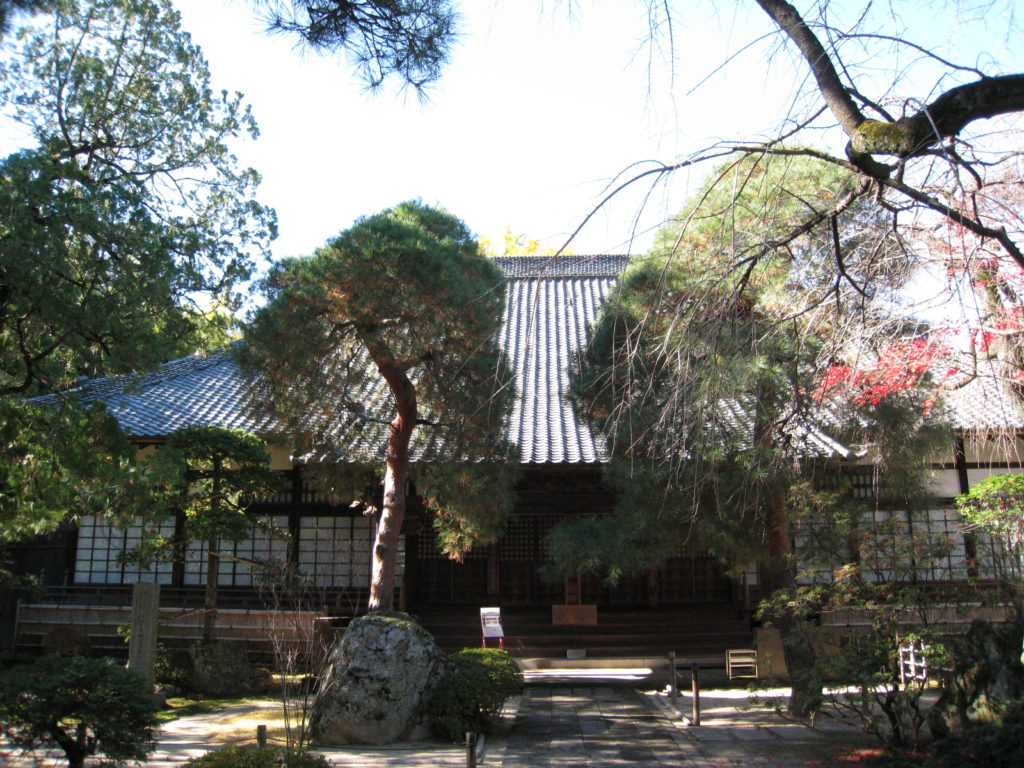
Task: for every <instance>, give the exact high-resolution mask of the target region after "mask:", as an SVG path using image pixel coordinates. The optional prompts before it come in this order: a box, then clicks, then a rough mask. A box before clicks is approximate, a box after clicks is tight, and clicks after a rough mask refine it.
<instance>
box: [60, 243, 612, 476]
mask: <svg viewBox="0 0 1024 768" xmlns="http://www.w3.org/2000/svg"><path fill="white" fill-rule="evenodd" d="M496 261H497V263H498V264H499V265H500V266H501V268H502V269H503V270H505V273H506V275H508V277H509V280H508V284H507V290H508V297H507V298H508V300H507V302H506V310H505V318H504V322H503V325H502V330H501V334H500V343H501V345H502V347H503V348H504V349H505V350H506V352H507V354H508V357H509V360H510V363H511V365H512V367H513V370H514V371H515V374H516V384H517V390H518V394H519V396H518V398H517V401H516V404H515V408H514V411H513V413H512V417H511V419H510V423H509V435H508V436H509V438H510V439H511V440H512V442H513V443H515V444H517V445H518V446H519V447H520V451H521V457H522V461H523V462H525V463H536V464H543V463H590V462H595V461H600V460H601V459H602V457H603V456H604V448H603V445H602V444H601V443H600V442H599V441H597V440H595V439H594V436H593V435H592V434H591V432H590V430H589V429H588V428H587V427H586V426H585V425H584V424H582V423H580V421H579V420H578V419H577V418H576V416H575V414H574V413H573V410H572V407H571V406H570V405H569V403H568V401H567V400H566V398H565V392H566V389H567V386H568V367H569V362H570V358H571V356H572V353H573V351H574V350H576V349H578V348H579V346H580V345H581V344H583V343H584V340H585V338H586V331H587V328H588V326H589V325H590V324H591V323H592V322H593V321H594V320H595V319H596V318H597V312H598V309H599V307H600V306H601V303H602V302H603V301H604V299H605V297H606V296H607V295H608V291H609V289H610V288H611V286H612V284H613V283H614V280H615V277H616V275H618V273H619V272H620V271H621V269H622V268H623V267H624V266H625V264H626V261H627V257H625V256H594V257H587V256H569V257H549V256H537V257H505V258H500V259H497V260H496ZM73 392H74V394H75V395H76V396H77V397H78V398H79V399H80V400H81V401H82V402H83V403H85V404H89V403H92V402H95V401H103V402H104V403H105V404H106V406H107V408H108V409H109V410H110V412H111V413H112V414H113V415H114V416H115V417H116V418H117V420H118V422H119V423H120V424H121V426H122V427H123V428H124V429H125V430H127V431H128V432H129V433H130V434H132V435H134V436H136V437H139V438H159V437H163V436H166V435H168V434H170V433H171V432H173V431H174V430H176V429H179V428H181V427H183V426H187V425H189V424H217V425H221V426H225V427H232V428H239V429H246V430H250V431H255V432H263V433H266V432H270V431H273V425H272V424H269V423H263V424H257V423H255V422H254V421H253V420H252V419H251V418H249V417H248V416H247V414H246V408H245V381H244V379H243V377H242V376H241V374H240V373H239V370H238V367H237V366H236V364H235V362H234V360H233V359H232V356H231V354H230V352H216V353H213V354H211V355H209V356H203V357H198V356H195V357H187V358H183V359H181V360H175V361H172V362H169V363H166V364H164V365H162V366H161V367H160V368H159V369H158V370H156V371H153V372H150V373H146V374H141V375H138V376H122V377H116V378H107V379H93V380H89V381H85V382H83V383H82V385H81V386H79V387H78V388H76V389H75V390H73ZM367 394H368V396H369V397H368V399H373V398H374V397H375V395H373V394H372V393H367ZM45 399H46V398H44V400H45ZM344 429H345V431H346V432H348V433H349V435H350V437H351V439H350V440H349V441H348V446H347V453H348V454H349V457H350V458H353V459H355V458H371V457H380V456H383V452H382V451H383V442H384V435H385V433H384V431H383V428H378V425H375V424H366V425H362V426H361V427H360V425H356V424H353V425H346V427H345V428H344ZM431 448H432V446H431V445H430V437H429V435H427V434H426V433H424V432H423V430H418V433H417V435H416V436H415V438H414V443H413V446H412V453H413V455H414V456H422V455H425V454H429V453H430V452H431Z"/></svg>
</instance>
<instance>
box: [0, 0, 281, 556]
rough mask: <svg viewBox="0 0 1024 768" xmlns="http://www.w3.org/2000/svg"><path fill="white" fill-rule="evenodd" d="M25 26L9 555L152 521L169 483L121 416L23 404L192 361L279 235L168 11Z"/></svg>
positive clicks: (0, 214)
mask: <svg viewBox="0 0 1024 768" xmlns="http://www.w3.org/2000/svg"><path fill="white" fill-rule="evenodd" d="M12 9H14V10H17V9H25V10H29V9H42V10H45V11H47V13H41V14H37V15H35V16H28V15H25V16H22V17H21V18H23V19H24V20H25V24H24V26H22V27H21V28H20V29H19V30H17V34H12V35H11V36H10V37H9V38H8V41H7V42H8V43H9V44H10V50H9V51H8V52H7V53H6V55H5V57H4V59H3V61H2V62H0V103H2V107H3V111H4V116H5V117H6V118H9V119H11V120H12V121H13V124H14V125H16V126H18V127H20V129H21V130H22V131H23V132H24V136H25V139H24V141H25V147H24V148H23V149H21V150H20V151H17V152H14V153H12V154H10V155H9V156H7V157H6V158H4V159H3V160H0V408H2V410H3V412H4V414H5V417H4V426H5V429H4V435H3V443H2V445H0V519H2V520H3V523H4V538H7V539H9V538H12V537H16V536H19V535H30V534H32V533H43V532H47V531H51V530H53V529H54V527H57V526H59V525H61V524H62V523H74V522H75V520H76V519H77V517H78V516H79V515H81V514H86V513H95V514H115V513H116V514H117V515H119V516H121V515H127V516H129V517H130V515H131V511H132V510H137V509H144V508H145V507H146V506H147V504H146V503H145V501H144V499H143V497H142V496H140V494H141V492H142V489H143V488H144V487H145V486H146V485H147V484H151V485H153V486H160V485H163V484H164V483H165V481H166V477H164V475H163V474H162V472H163V470H160V471H159V472H157V470H156V469H155V468H146V467H143V466H140V465H137V464H136V463H135V462H134V460H133V456H132V453H133V452H132V450H131V449H130V447H129V446H128V444H127V442H126V441H125V440H124V438H123V436H121V435H118V434H116V433H117V425H116V423H115V422H114V421H113V419H112V418H111V417H110V416H109V415H107V414H104V413H102V412H101V411H99V410H93V411H90V412H88V413H85V412H82V411H81V410H80V409H78V408H77V406H76V400H75V398H74V396H73V395H72V396H71V397H68V398H66V399H63V400H60V399H58V398H51V399H49V400H47V401H44V402H42V403H38V404H30V403H26V402H24V400H23V399H22V398H23V397H24V396H27V395H37V394H41V393H45V392H53V391H59V390H64V389H68V388H70V387H72V386H73V385H74V384H75V383H77V380H78V377H80V376H83V375H84V376H95V375H105V374H112V373H121V372H128V371H137V370H139V369H140V368H145V367H148V366H152V365H155V364H157V363H159V362H162V361H164V360H167V359H169V358H170V357H173V356H177V355H179V354H181V353H183V352H185V351H188V350H190V349H191V348H192V346H193V344H194V343H195V340H196V338H197V335H200V334H201V333H202V332H204V331H205V330H206V327H205V326H206V325H207V324H206V323H205V321H204V319H203V317H204V314H205V313H206V312H207V308H208V307H211V306H212V307H214V310H213V311H214V312H215V313H216V312H218V311H219V308H221V307H233V306H234V305H235V304H236V302H237V298H238V297H237V287H238V285H239V283H240V281H243V280H245V279H246V278H248V277H249V275H250V271H251V264H252V259H253V258H254V257H257V256H260V255H263V254H265V253H266V247H267V243H268V241H269V239H270V238H271V237H272V236H273V234H274V228H275V224H274V215H273V212H272V211H270V210H269V209H267V208H265V207H263V206H261V205H260V204H259V203H258V202H257V201H256V199H255V197H254V194H255V189H256V185H257V183H258V181H259V177H258V175H257V174H256V173H255V172H254V171H252V170H248V169H242V168H239V167H238V165H237V163H236V161H235V159H234V157H233V155H232V154H231V151H230V149H229V144H230V143H231V142H232V141H234V140H235V139H238V138H240V137H241V136H243V135H245V134H250V135H255V133H256V127H255V123H254V122H253V120H252V117H251V115H250V114H249V111H248V109H247V108H246V107H245V106H244V104H243V103H242V101H241V98H240V96H238V95H237V94H236V95H229V94H227V93H220V94H217V93H214V91H213V90H212V88H211V86H210V74H209V72H208V70H207V67H206V62H205V61H204V60H203V58H202V56H201V54H200V51H199V49H198V48H196V46H194V45H193V44H192V43H191V42H190V39H189V36H188V35H187V34H186V33H184V32H182V31H181V29H180V28H179V25H178V15H177V13H175V12H174V11H173V10H171V8H170V4H169V2H168V0H82V1H81V2H74V1H72V0H52V2H39V3H25V2H17V3H6V4H4V5H2V6H0V10H2V11H4V12H5V13H6V12H8V11H10V10H12ZM152 472H157V474H156V475H155V476H154V475H153V474H152ZM161 477H164V479H163V480H161V479H159V478H161Z"/></svg>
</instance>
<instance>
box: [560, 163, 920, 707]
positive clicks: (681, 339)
mask: <svg viewBox="0 0 1024 768" xmlns="http://www.w3.org/2000/svg"><path fill="white" fill-rule="evenodd" d="M857 185H858V181H857V179H856V177H855V176H854V175H853V174H851V173H848V172H846V171H844V170H841V169H837V168H836V167H835V166H834V165H832V164H829V163H824V162H820V161H817V160H813V159H808V158H802V157H799V156H798V155H792V156H791V157H790V160H789V162H788V163H786V164H782V163H779V162H777V161H774V160H771V159H770V158H768V157H766V156H763V157H756V156H753V155H751V156H748V157H746V158H744V159H742V160H739V161H736V162H733V163H729V164H727V165H726V166H723V167H721V168H719V169H718V170H717V171H716V172H715V173H713V174H712V176H711V178H709V179H708V180H707V181H706V183H705V184H704V186H703V187H702V189H701V190H700V191H699V192H698V193H697V194H696V195H695V196H694V198H693V200H691V202H690V203H689V204H688V205H687V206H686V207H685V208H684V210H683V212H682V213H681V214H680V216H679V217H678V218H677V220H676V221H675V222H673V223H672V224H671V225H669V226H668V227H666V228H665V229H664V230H663V231H662V232H661V233H659V236H658V238H657V241H656V245H655V248H654V249H653V251H652V252H651V254H649V255H648V256H647V257H643V258H639V259H637V260H635V262H634V263H633V264H632V265H631V266H630V267H629V268H627V271H626V273H625V274H624V275H623V277H622V279H621V280H620V281H619V284H618V286H617V287H616V289H615V291H614V292H613V294H612V296H611V297H610V299H609V301H608V303H607V305H606V307H605V309H604V311H603V313H602V316H601V318H600V320H599V321H598V324H597V325H596V327H595V328H594V329H593V331H592V339H591V343H590V345H589V346H588V347H587V349H586V352H585V355H584V357H583V358H582V359H581V361H580V364H579V368H578V370H577V371H576V374H575V382H574V388H575V398H576V402H577V405H578V406H579V407H580V409H581V410H582V412H583V413H584V415H585V416H586V417H588V418H589V419H591V420H592V421H593V422H594V424H595V426H596V427H597V428H599V429H600V430H601V431H603V432H604V434H606V435H608V436H609V439H610V440H611V447H612V455H613V459H612V467H611V477H612V480H613V482H614V483H615V485H616V486H617V487H618V488H620V489H621V493H622V495H621V499H620V503H619V505H618V507H617V512H616V517H615V518H614V519H613V520H612V521H610V523H611V526H613V528H612V529H613V530H615V531H620V532H621V534H622V535H621V536H612V537H604V538H595V537H587V536H582V537H581V536H580V531H579V530H576V529H574V528H573V527H571V526H570V527H568V528H565V529H562V530H561V531H556V533H555V534H554V536H555V538H554V541H553V543H554V550H555V551H556V552H557V553H558V555H557V556H558V557H559V558H560V559H561V561H562V562H563V563H564V564H566V565H567V566H571V565H576V566H584V565H585V566H589V567H590V568H594V569H597V568H603V569H609V571H610V572H611V573H616V572H624V571H630V570H633V571H637V570H641V569H646V568H650V567H654V566H657V565H659V564H660V563H661V562H663V561H664V559H666V558H667V557H669V556H671V555H673V554H677V553H679V552H680V551H681V549H682V547H683V546H684V545H685V544H686V543H687V542H688V541H691V540H693V541H696V542H699V543H700V544H701V545H702V546H704V547H707V548H708V549H710V550H711V551H712V552H713V553H715V554H716V555H718V556H719V557H721V558H722V559H723V560H724V561H725V562H726V563H727V564H729V565H731V566H737V565H744V564H746V563H749V562H750V561H752V560H757V561H759V562H760V564H761V566H762V567H761V588H762V590H763V591H764V592H765V594H767V593H768V592H770V591H772V590H776V589H791V588H792V587H793V585H794V579H795V566H794V561H793V557H792V554H793V553H792V551H791V540H792V533H793V532H792V530H791V527H790V520H789V513H790V507H791V497H790V496H791V495H790V491H791V489H792V488H793V487H794V485H795V484H796V483H798V482H800V481H802V480H806V479H808V478H810V477H811V476H812V474H813V471H814V470H815V468H816V466H817V465H818V464H819V463H820V462H821V461H823V460H825V461H828V460H832V461H835V460H841V459H842V458H844V456H845V455H846V454H848V453H849V452H848V450H847V449H845V448H844V447H843V443H844V441H843V440H842V439H841V438H842V437H844V436H845V435H844V433H843V430H844V428H845V427H846V426H847V425H846V423H845V422H846V419H845V417H844V415H843V414H842V412H829V413H827V418H823V410H822V403H821V401H820V398H816V397H815V396H814V393H815V392H816V388H817V381H818V377H819V375H820V372H821V371H824V370H826V369H827V368H828V366H829V364H830V362H831V361H833V360H835V359H837V358H840V357H841V356H843V355H850V354H856V353H857V351H858V349H859V345H858V344H857V343H856V342H857V340H864V341H867V342H870V341H872V339H871V338H866V337H865V334H866V333H868V332H871V333H878V332H879V329H880V328H881V329H884V330H886V331H888V325H889V324H888V323H886V322H883V321H884V320H885V319H886V313H885V312H884V303H883V305H882V306H881V307H878V308H877V309H871V308H870V305H871V304H872V303H873V302H874V301H875V300H876V299H877V300H879V301H880V300H881V299H883V298H884V294H885V292H884V291H881V290H879V289H880V288H881V287H882V286H884V285H885V284H886V283H887V282H888V281H889V279H890V276H891V275H892V274H893V272H894V263H895V264H896V265H897V267H898V265H899V262H900V256H901V251H900V248H899V242H898V241H897V240H895V239H894V238H892V236H891V229H890V228H889V227H888V226H887V222H886V221H885V220H884V219H882V220H879V219H878V218H877V217H876V216H875V214H874V212H873V210H872V209H871V208H870V207H869V206H865V205H863V204H860V203H858V202H857V198H856V196H855V194H853V192H854V191H855V190H856V188H857ZM837 210H838V211H841V213H839V214H831V215H828V216H823V217H822V218H821V225H820V226H819V227H816V228H806V227H805V228H801V226H800V224H801V222H803V221H805V220H807V219H808V217H809V216H810V218H811V219H812V220H813V219H814V215H813V214H815V213H816V212H818V211H830V212H833V211H837ZM769 248H771V249H772V251H771V256H772V258H771V259H768V258H762V256H763V255H764V254H765V253H766V251H767V249H769ZM834 249H835V250H838V251H840V252H842V253H843V254H844V260H845V266H844V276H843V278H842V280H840V281H839V282H838V285H834V284H835V283H836V278H835V277H834V275H833V272H832V268H831V263H830V260H829V259H823V258H822V255H823V254H828V253H830V252H832V251H833V250H834ZM736 264H742V265H744V267H745V268H744V269H742V270H738V269H736V268H735V265H736ZM895 274H896V275H899V274H900V270H899V269H898V268H897V269H895ZM862 285H871V286H873V289H874V290H876V291H878V293H877V294H874V295H873V294H869V293H868V292H867V291H865V290H864V289H863V288H862V287H861V286H862ZM826 287H827V288H828V289H830V290H834V291H836V292H837V294H838V295H839V298H840V301H839V302H838V303H837V302H822V301H821V299H820V296H821V294H822V291H823V289H824V288H826ZM853 298H856V299H857V300H858V301H859V302H861V303H862V304H864V305H868V306H866V307H864V308H863V309H862V310H861V311H859V312H857V313H856V314H849V313H847V312H846V309H845V307H846V303H847V301H850V300H852V299H853ZM872 315H873V316H874V317H875V318H876V319H877V320H878V323H877V324H876V326H875V327H871V326H866V325H864V324H863V322H862V321H863V318H864V317H866V316H872ZM847 342H854V343H852V344H850V345H849V346H847ZM874 405H879V404H878V403H875V404H874ZM893 410H894V414H896V413H898V414H900V415H901V417H905V416H906V414H905V409H904V408H894V409H893ZM883 415H884V414H883V413H882V411H881V408H877V409H875V410H874V411H873V412H871V413H864V412H863V409H862V412H861V413H859V414H857V417H858V418H857V419H856V420H855V422H854V423H855V424H857V425H858V426H859V427H860V428H863V426H864V425H865V424H873V423H875V422H876V421H877V419H880V418H882V417H883ZM922 418H923V417H922V414H921V409H920V407H918V409H917V411H916V412H915V413H913V414H911V418H910V419H909V421H907V420H904V421H902V422H901V427H902V431H903V433H905V435H906V436H908V437H909V436H911V435H913V434H914V433H915V431H916V429H917V428H919V427H920V426H921V422H922ZM908 424H910V425H911V426H910V427H908V426H907V425H908ZM837 437H838V438H840V439H836V438H837ZM856 442H857V443H861V442H864V441H863V436H861V439H858V440H856ZM901 450H902V449H901ZM892 455H895V451H886V452H880V453H879V459H880V460H888V459H889V458H891V456H892ZM916 455H917V457H918V464H919V465H920V467H921V468H922V469H923V466H924V465H923V458H921V456H920V453H918V454H916ZM908 476H909V473H908ZM583 525H584V526H587V525H591V523H589V522H585V523H583ZM783 629H785V628H783ZM806 650H807V649H805V648H802V647H796V646H793V647H790V646H789V645H787V656H788V657H789V660H790V662H791V668H793V669H800V668H803V667H806V666H807V665H806V664H801V658H802V656H801V654H803V652H805V651H806ZM816 700H817V697H816V695H815V694H814V693H813V692H811V693H810V694H809V695H806V696H805V695H804V691H803V690H802V689H801V686H800V685H795V686H794V701H793V708H794V709H795V710H797V711H802V710H805V709H806V707H808V706H811V705H813V702H814V701H816Z"/></svg>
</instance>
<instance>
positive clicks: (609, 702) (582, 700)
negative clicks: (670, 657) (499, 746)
mask: <svg viewBox="0 0 1024 768" xmlns="http://www.w3.org/2000/svg"><path fill="white" fill-rule="evenodd" d="M698 757H699V756H698V754H697V752H696V751H695V750H694V748H693V746H692V745H691V744H689V743H688V742H687V740H686V739H685V738H682V737H680V736H679V735H677V734H676V733H675V731H674V729H673V727H672V726H671V724H670V723H668V721H667V720H666V719H665V718H664V717H663V716H662V715H660V714H659V713H658V712H656V711H655V710H653V709H652V708H651V707H650V706H649V705H648V704H647V703H646V702H645V701H644V699H643V697H642V695H641V694H639V693H637V692H636V691H634V690H632V689H631V688H620V687H597V688H575V687H572V688H570V687H566V688H563V687H534V688H528V689H527V690H526V691H525V693H524V694H523V697H522V701H521V703H520V707H519V713H518V716H517V717H516V720H515V724H514V725H513V726H512V732H511V733H510V734H509V737H508V740H507V744H506V746H505V753H504V755H503V756H502V761H501V763H500V765H501V767H502V768H548V766H560V767H561V766H565V767H566V768H570V767H572V768H575V767H576V766H579V767H580V768H583V767H584V766H585V767H586V768H612V767H613V766H614V767H616V768H622V767H624V766H636V768H648V767H651V768H653V767H654V766H663V765H665V766H667V765H672V766H678V765H695V764H697V759H698Z"/></svg>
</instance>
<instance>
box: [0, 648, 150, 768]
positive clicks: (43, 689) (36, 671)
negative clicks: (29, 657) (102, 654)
mask: <svg viewBox="0 0 1024 768" xmlns="http://www.w3.org/2000/svg"><path fill="white" fill-rule="evenodd" d="M157 709H158V707H157V704H156V702H155V701H154V700H153V698H152V697H151V696H150V695H149V693H148V692H147V691H146V689H145V684H144V683H143V681H142V678H140V677H139V676H138V675H137V674H135V673H134V672H132V671H130V670H127V669H125V668H124V667H122V666H120V665H119V664H116V663H114V662H113V661H111V660H110V659H90V658H86V657H83V656H72V657H68V658H59V657H56V656H49V657H45V658H42V659H40V660H39V661H37V662H35V663H33V664H26V665H23V666H19V667H14V668H13V669H9V670H7V671H6V672H4V673H3V674H2V675H0V724H2V729H3V733H4V734H5V735H6V736H7V738H8V739H9V740H10V742H11V743H12V744H14V745H15V746H18V747H21V748H23V749H36V748H37V747H39V746H41V745H43V744H57V745H58V746H60V748H61V749H63V750H64V754H65V755H66V756H67V760H68V765H69V766H71V768H80V766H82V765H84V764H85V759H86V757H88V756H90V755H94V754H97V753H102V754H103V755H105V756H106V758H107V760H108V761H109V762H113V763H122V762H125V761H128V760H142V759H144V758H145V757H146V756H147V755H148V754H149V753H150V752H152V751H153V749H154V747H155V743H154V729H155V727H156V725H157V721H156V711H157Z"/></svg>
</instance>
